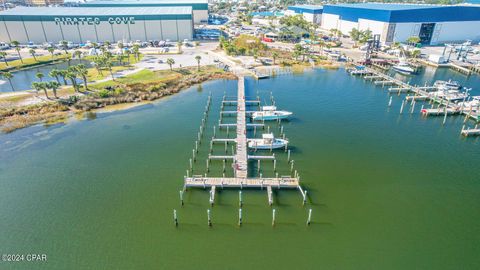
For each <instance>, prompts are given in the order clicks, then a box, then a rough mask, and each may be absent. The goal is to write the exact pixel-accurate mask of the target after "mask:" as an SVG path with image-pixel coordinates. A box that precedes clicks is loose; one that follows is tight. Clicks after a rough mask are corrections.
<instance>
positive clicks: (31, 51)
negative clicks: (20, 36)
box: [28, 49, 37, 62]
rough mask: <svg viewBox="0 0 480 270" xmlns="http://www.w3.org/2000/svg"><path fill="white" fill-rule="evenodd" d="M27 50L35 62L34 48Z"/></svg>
mask: <svg viewBox="0 0 480 270" xmlns="http://www.w3.org/2000/svg"><path fill="white" fill-rule="evenodd" d="M28 52H29V53H30V54H31V55H32V56H33V59H34V60H35V62H36V61H37V57H36V56H35V53H36V52H35V50H34V49H30V50H28Z"/></svg>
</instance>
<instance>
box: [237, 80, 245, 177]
mask: <svg viewBox="0 0 480 270" xmlns="http://www.w3.org/2000/svg"><path fill="white" fill-rule="evenodd" d="M245 112H246V105H245V77H243V76H241V77H239V78H238V90H237V139H236V140H237V152H236V154H235V165H234V166H235V177H236V178H247V169H248V164H247V162H248V158H247V116H246V114H245Z"/></svg>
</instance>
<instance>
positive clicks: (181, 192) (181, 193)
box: [180, 190, 183, 206]
mask: <svg viewBox="0 0 480 270" xmlns="http://www.w3.org/2000/svg"><path fill="white" fill-rule="evenodd" d="M180 204H181V205H182V206H183V190H180Z"/></svg>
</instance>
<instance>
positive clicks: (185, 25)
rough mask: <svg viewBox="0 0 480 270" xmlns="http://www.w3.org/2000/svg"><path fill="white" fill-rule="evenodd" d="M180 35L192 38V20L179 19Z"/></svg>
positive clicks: (180, 37) (182, 37)
mask: <svg viewBox="0 0 480 270" xmlns="http://www.w3.org/2000/svg"><path fill="white" fill-rule="evenodd" d="M177 24H178V35H179V39H180V40H183V39H192V36H193V33H192V32H193V29H192V28H193V26H192V23H191V21H190V20H179V21H178V23H177Z"/></svg>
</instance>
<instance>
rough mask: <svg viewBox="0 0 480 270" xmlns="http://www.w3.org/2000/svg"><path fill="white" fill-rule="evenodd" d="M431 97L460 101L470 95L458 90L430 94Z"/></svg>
mask: <svg viewBox="0 0 480 270" xmlns="http://www.w3.org/2000/svg"><path fill="white" fill-rule="evenodd" d="M430 96H431V97H438V98H442V99H445V100H448V101H460V100H464V99H466V98H467V97H468V93H466V92H460V91H458V90H439V91H435V92H431V93H430Z"/></svg>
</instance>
